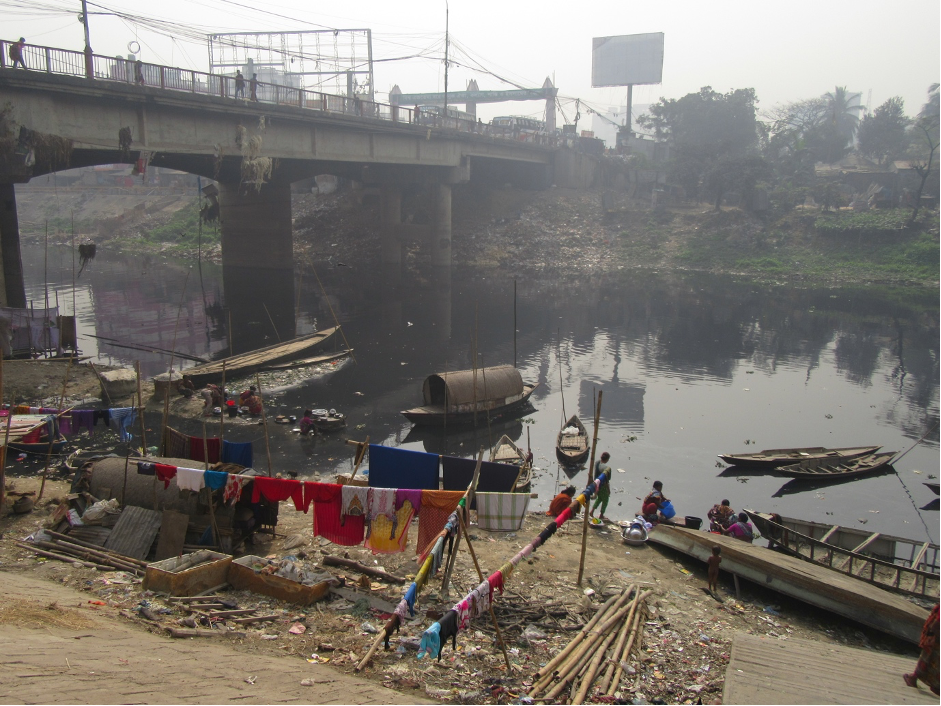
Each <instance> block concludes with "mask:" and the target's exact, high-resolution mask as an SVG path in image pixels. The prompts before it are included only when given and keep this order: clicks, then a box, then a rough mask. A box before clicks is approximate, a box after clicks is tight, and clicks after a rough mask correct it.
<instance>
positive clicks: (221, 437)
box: [219, 360, 229, 461]
mask: <svg viewBox="0 0 941 706" xmlns="http://www.w3.org/2000/svg"><path fill="white" fill-rule="evenodd" d="M225 397H226V395H225V361H224V360H223V361H222V414H220V415H219V453H220V458H219V460H220V461H221V460H222V458H221V454H222V444H223V443H225V415H226V414H227V413H228V411H229V406H228V405H227V404H226V402H227V400H226V398H225Z"/></svg>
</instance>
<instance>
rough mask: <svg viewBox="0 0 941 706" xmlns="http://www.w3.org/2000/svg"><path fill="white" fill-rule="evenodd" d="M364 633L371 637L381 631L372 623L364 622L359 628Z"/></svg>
mask: <svg viewBox="0 0 941 706" xmlns="http://www.w3.org/2000/svg"><path fill="white" fill-rule="evenodd" d="M359 627H360V629H361V630H362V631H363V632H368V633H369V634H370V635H375V634H376V633H378V632H379V631H378V630H377V629H376V626H375V625H373V624H372V623H368V622H364V623H363V624H362V625H360V626H359Z"/></svg>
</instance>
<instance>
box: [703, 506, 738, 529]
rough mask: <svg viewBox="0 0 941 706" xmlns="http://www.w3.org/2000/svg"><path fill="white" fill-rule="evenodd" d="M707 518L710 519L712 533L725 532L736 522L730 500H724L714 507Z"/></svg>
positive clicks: (707, 514)
mask: <svg viewBox="0 0 941 706" xmlns="http://www.w3.org/2000/svg"><path fill="white" fill-rule="evenodd" d="M706 517H708V518H709V531H710V532H725V530H727V529H728V528H729V525H731V524H732V523H733V522H735V510H733V509H732V508H731V507H730V506H729V501H728V500H723V501H722V502H721V503H720V504H718V505H713V506H712V509H711V510H710V511H709V512H707V513H706Z"/></svg>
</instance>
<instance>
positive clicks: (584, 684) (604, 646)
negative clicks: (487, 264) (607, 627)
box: [572, 621, 626, 704]
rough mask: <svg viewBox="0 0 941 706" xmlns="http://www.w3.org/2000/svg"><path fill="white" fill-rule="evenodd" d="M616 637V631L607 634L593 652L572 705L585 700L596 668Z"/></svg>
mask: <svg viewBox="0 0 941 706" xmlns="http://www.w3.org/2000/svg"><path fill="white" fill-rule="evenodd" d="M625 622H626V621H625ZM617 635H618V633H617V631H614V630H612V631H611V632H610V633H608V636H607V637H606V638H605V639H604V642H602V643H601V648H600V649H597V650H595V652H594V656H593V657H592V660H591V662H590V663H589V664H588V669H587V670H586V672H585V675H584V676H583V677H582V681H581V683H580V684H579V686H578V689H577V690H576V692H575V698H573V699H572V704H580V703H582V702H583V701H584V700H585V696H586V695H587V694H588V690H589V689H590V688H591V683H592V682H593V681H594V680H595V675H596V674H597V673H598V668H599V667H600V666H601V662H602V660H603V659H604V656H605V654H606V653H607V651H608V648H609V647H610V646H611V643H612V642H614V638H615V637H617Z"/></svg>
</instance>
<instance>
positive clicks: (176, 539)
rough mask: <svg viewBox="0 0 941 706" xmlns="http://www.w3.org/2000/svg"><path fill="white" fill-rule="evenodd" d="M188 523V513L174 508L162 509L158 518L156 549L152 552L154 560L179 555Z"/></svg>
mask: <svg viewBox="0 0 941 706" xmlns="http://www.w3.org/2000/svg"><path fill="white" fill-rule="evenodd" d="M188 525H189V515H186V514H184V513H182V512H177V511H176V510H164V511H163V515H162V516H161V518H160V534H159V535H158V537H157V551H156V553H155V554H154V561H163V560H164V559H169V558H170V557H171V556H180V554H182V553H183V544H184V542H185V540H186V528H187V526H188Z"/></svg>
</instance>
